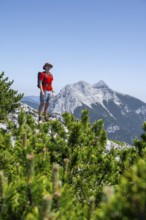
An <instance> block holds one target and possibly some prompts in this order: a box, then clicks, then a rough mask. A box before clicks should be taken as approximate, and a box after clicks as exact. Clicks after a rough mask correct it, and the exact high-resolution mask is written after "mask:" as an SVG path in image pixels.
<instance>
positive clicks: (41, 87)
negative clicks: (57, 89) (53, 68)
mask: <svg viewBox="0 0 146 220" xmlns="http://www.w3.org/2000/svg"><path fill="white" fill-rule="evenodd" d="M40 90H41V93H42V95H44V90H43V86H42V81H40Z"/></svg>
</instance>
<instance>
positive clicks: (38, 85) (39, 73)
mask: <svg viewBox="0 0 146 220" xmlns="http://www.w3.org/2000/svg"><path fill="white" fill-rule="evenodd" d="M40 75H41V72H38V84H37V87H38V88H40Z"/></svg>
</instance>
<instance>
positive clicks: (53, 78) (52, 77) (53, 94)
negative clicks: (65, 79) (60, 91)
mask: <svg viewBox="0 0 146 220" xmlns="http://www.w3.org/2000/svg"><path fill="white" fill-rule="evenodd" d="M53 79H54V78H53V75H52V81H53ZM52 93H53V95H54V93H55V91H54V89H53V86H52Z"/></svg>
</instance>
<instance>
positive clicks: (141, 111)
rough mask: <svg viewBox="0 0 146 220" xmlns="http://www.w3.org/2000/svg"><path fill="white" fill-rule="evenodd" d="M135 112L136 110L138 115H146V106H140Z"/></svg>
mask: <svg viewBox="0 0 146 220" xmlns="http://www.w3.org/2000/svg"><path fill="white" fill-rule="evenodd" d="M135 112H136V113H137V114H138V115H139V114H142V115H145V114H146V107H145V106H141V107H140V108H138V109H137V110H136V111H135Z"/></svg>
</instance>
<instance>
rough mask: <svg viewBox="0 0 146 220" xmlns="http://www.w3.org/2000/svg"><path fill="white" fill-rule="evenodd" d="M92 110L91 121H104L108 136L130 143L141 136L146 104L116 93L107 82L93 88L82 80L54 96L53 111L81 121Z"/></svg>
mask: <svg viewBox="0 0 146 220" xmlns="http://www.w3.org/2000/svg"><path fill="white" fill-rule="evenodd" d="M84 108H87V109H88V110H89V115H90V120H91V122H94V121H95V120H98V119H99V118H102V119H103V120H104V122H105V128H106V130H107V133H108V137H109V138H111V139H117V140H119V141H125V142H127V143H130V144H131V141H132V140H133V138H135V136H136V135H137V136H139V135H140V134H141V133H142V130H141V125H142V124H143V122H144V120H145V118H146V103H144V102H142V101H140V100H139V99H136V98H134V97H131V96H129V95H123V94H121V93H118V92H115V91H113V90H112V89H111V88H109V87H108V85H107V84H106V83H105V82H104V81H99V82H98V83H96V84H94V85H90V84H89V83H87V82H84V81H79V82H77V83H75V84H71V85H67V86H65V87H64V88H63V89H62V90H61V91H60V93H59V94H58V95H57V96H55V97H54V99H53V101H52V103H51V106H50V111H52V112H57V113H60V114H61V113H62V112H65V111H67V112H70V113H73V114H74V115H75V116H76V117H77V118H80V114H81V110H82V109H84Z"/></svg>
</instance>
